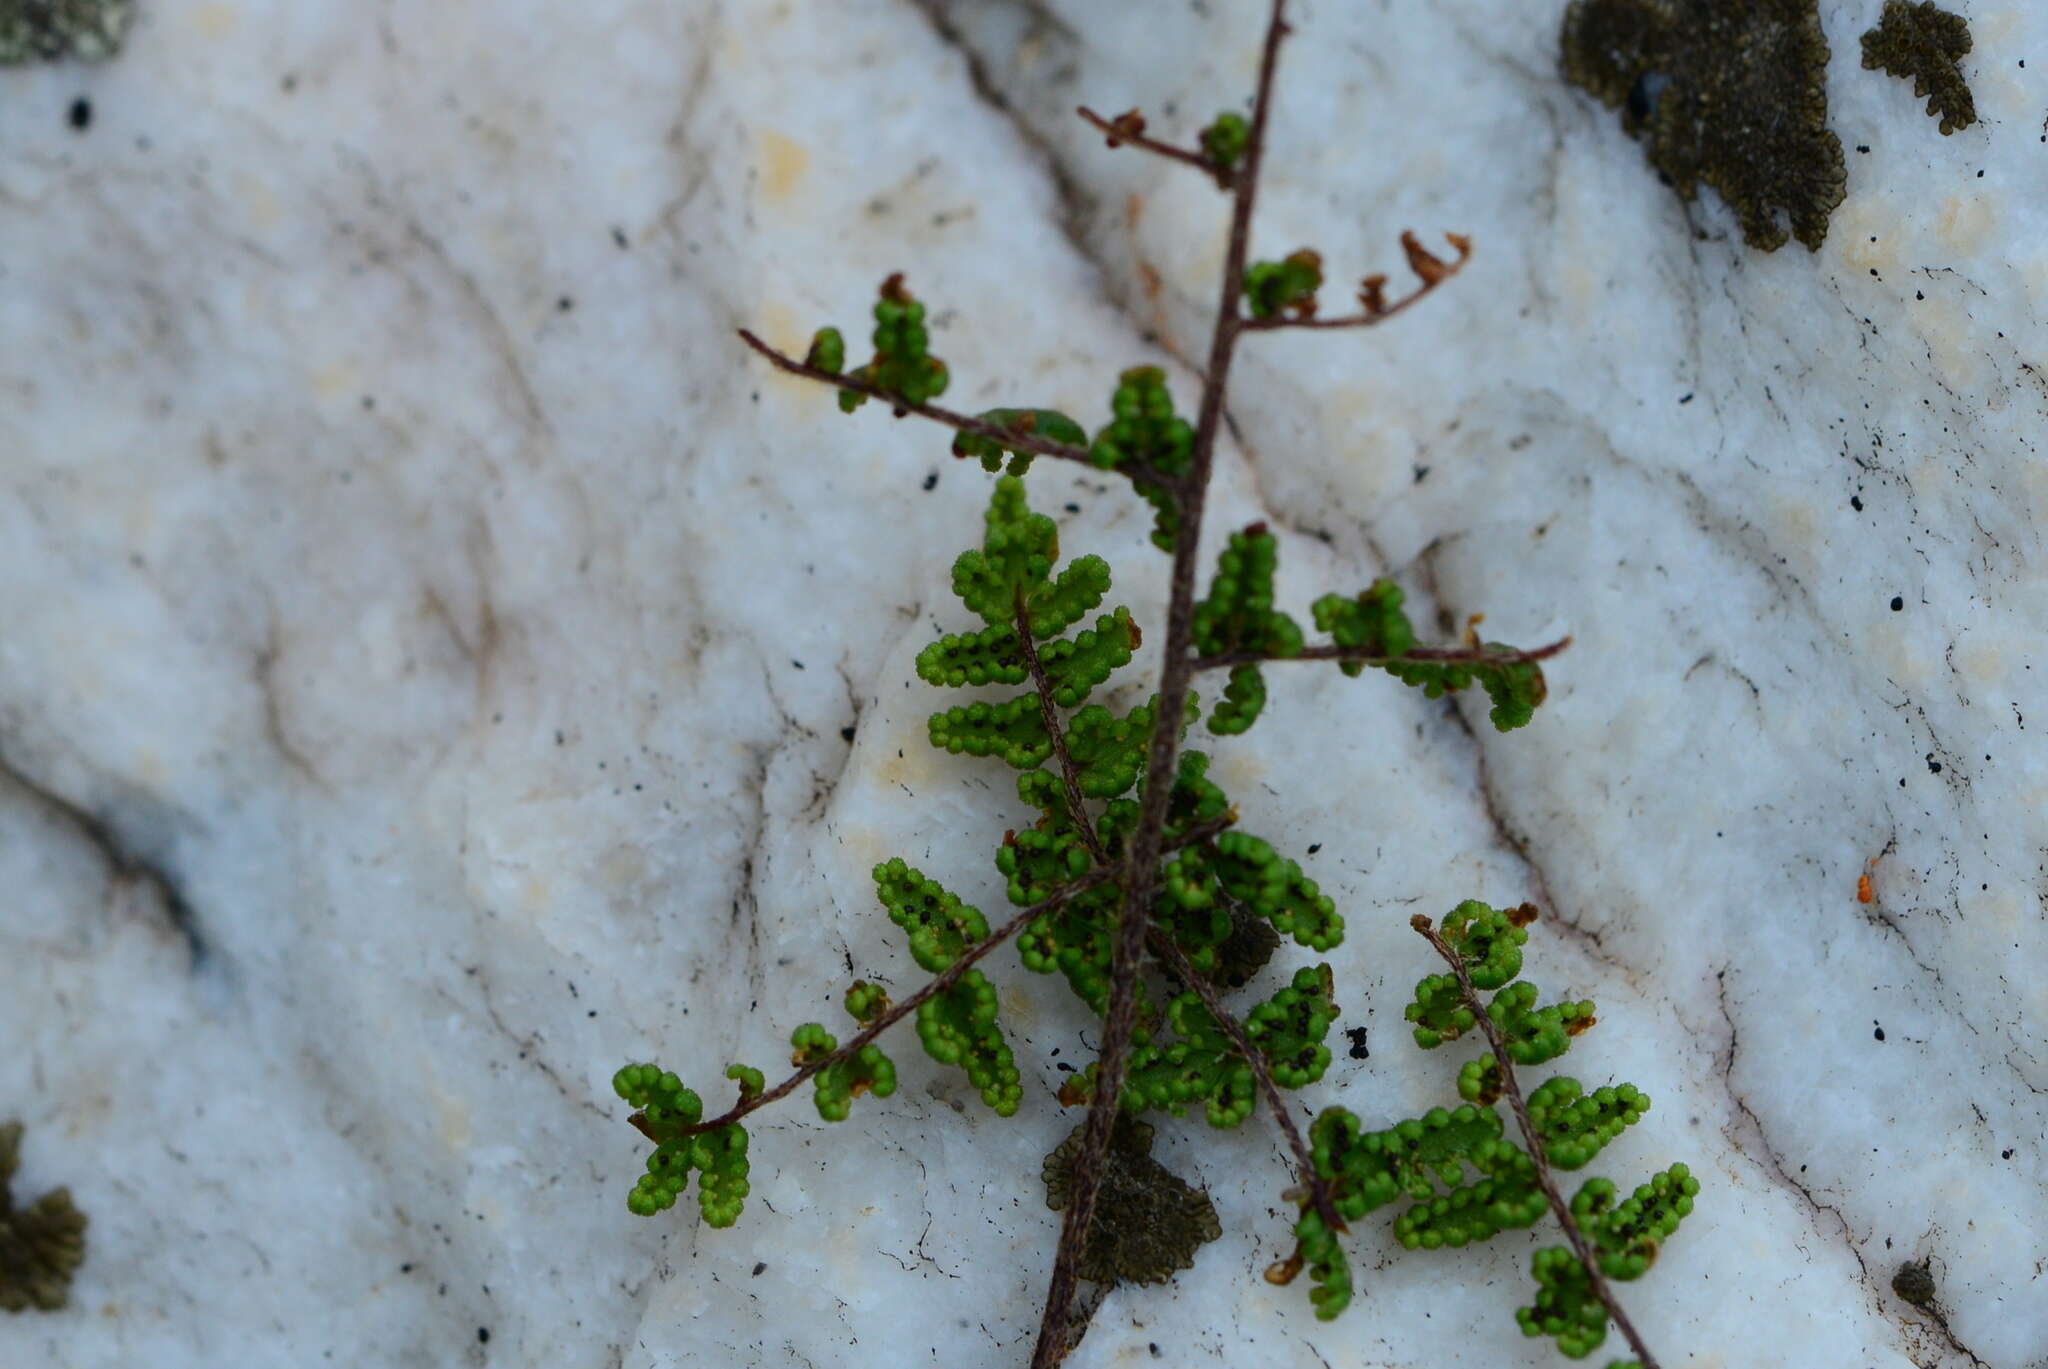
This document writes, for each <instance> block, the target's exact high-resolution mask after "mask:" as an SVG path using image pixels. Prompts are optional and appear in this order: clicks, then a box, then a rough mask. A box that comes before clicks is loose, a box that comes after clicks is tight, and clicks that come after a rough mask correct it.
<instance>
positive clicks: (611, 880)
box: [597, 842, 647, 893]
mask: <svg viewBox="0 0 2048 1369" xmlns="http://www.w3.org/2000/svg"><path fill="white" fill-rule="evenodd" d="M597 878H598V882H599V883H600V884H601V885H603V886H604V888H605V889H606V890H608V891H610V892H612V893H623V892H625V891H627V890H631V889H637V888H639V887H640V885H642V884H643V883H645V882H646V879H647V856H646V854H645V853H644V852H643V851H641V849H640V848H639V847H638V846H631V845H627V844H626V843H624V842H621V843H620V844H619V845H617V846H614V847H612V849H611V850H609V851H607V852H606V853H605V855H604V858H603V859H602V860H600V861H599V862H598V863H597Z"/></svg>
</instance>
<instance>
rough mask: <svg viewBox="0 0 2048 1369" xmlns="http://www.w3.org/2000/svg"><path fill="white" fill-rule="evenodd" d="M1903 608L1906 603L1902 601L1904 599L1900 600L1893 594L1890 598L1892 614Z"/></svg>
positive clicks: (1900, 598) (1899, 597)
mask: <svg viewBox="0 0 2048 1369" xmlns="http://www.w3.org/2000/svg"><path fill="white" fill-rule="evenodd" d="M1905 606H1906V601H1905V599H1904V598H1902V597H1901V596H1899V595H1896V594H1894V595H1893V596H1892V612H1893V613H1897V612H1898V611H1899V610H1900V609H1902V608H1904V607H1905Z"/></svg>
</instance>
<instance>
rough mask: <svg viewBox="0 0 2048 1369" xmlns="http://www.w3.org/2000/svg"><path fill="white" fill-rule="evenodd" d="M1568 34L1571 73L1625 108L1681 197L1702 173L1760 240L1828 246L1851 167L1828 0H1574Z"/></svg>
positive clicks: (1745, 236) (1754, 243)
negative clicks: (1833, 118)
mask: <svg viewBox="0 0 2048 1369" xmlns="http://www.w3.org/2000/svg"><path fill="white" fill-rule="evenodd" d="M1561 42H1562V47H1563V70H1564V77H1565V79H1566V80H1567V81H1569V82H1571V83H1572V84H1573V85H1576V86H1579V87H1581V88H1582V89H1584V90H1586V91H1587V92H1588V93H1590V94H1592V95H1593V96H1595V97H1596V98H1598V99H1599V100H1600V101H1601V102H1602V103H1603V104H1605V105H1606V106H1607V107H1608V108H1610V109H1619V110H1621V112H1622V113H1621V126H1622V128H1624V129H1625V130H1627V132H1628V134H1629V136H1630V137H1633V138H1637V139H1641V140H1642V141H1643V142H1644V143H1645V151H1646V153H1647V155H1648V156H1649V159H1650V163H1651V165H1653V166H1655V167H1656V168H1657V170H1658V171H1659V172H1661V173H1662V174H1663V176H1664V178H1665V179H1666V180H1667V181H1668V182H1669V183H1670V184H1671V186H1672V188H1673V189H1675V190H1677V191H1678V193H1679V195H1680V196H1682V197H1683V198H1685V199H1688V200H1690V199H1692V198H1693V197H1694V196H1695V195H1697V194H1698V192H1699V183H1700V182H1702V181H1704V182H1706V183H1707V184H1708V185H1710V186H1712V187H1713V188H1714V189H1715V190H1717V191H1719V192H1720V195H1721V198H1722V199H1724V200H1726V201H1727V202H1728V204H1729V206H1730V207H1731V208H1732V209H1734V211H1735V214H1736V218H1737V219H1738V220H1739V221H1740V222H1741V225H1742V240H1743V241H1744V242H1746V243H1748V244H1749V245H1750V246H1751V247H1755V248H1760V249H1762V250H1763V251H1766V252H1773V251H1776V250H1777V249H1778V248H1780V247H1782V246H1784V244H1785V240H1786V238H1787V237H1788V236H1791V237H1796V238H1798V239H1799V241H1800V242H1802V243H1804V244H1806V246H1807V248H1808V249H1809V250H1812V251H1818V250H1820V245H1821V242H1822V240H1823V239H1824V238H1826V237H1827V231H1828V217H1829V215H1831V214H1833V213H1834V211H1835V209H1836V207H1837V206H1838V205H1840V204H1841V203H1842V198H1843V196H1844V194H1845V193H1846V191H1847V168H1846V166H1845V164H1844V162H1843V160H1842V142H1841V139H1839V138H1837V137H1836V136H1835V135H1834V133H1833V132H1832V131H1831V130H1830V129H1829V128H1828V95H1827V80H1826V77H1827V64H1828V42H1827V35H1826V34H1824V33H1823V32H1822V31H1821V26H1820V12H1819V7H1818V0H1572V3H1571V5H1569V6H1568V7H1567V8H1566V9H1565V14H1564V28H1563V34H1562V39H1561ZM1781 214H1782V215H1784V216H1785V217H1786V218H1788V219H1790V221H1791V224H1792V230H1791V233H1790V234H1789V235H1788V234H1787V233H1786V231H1785V228H1784V226H1783V225H1782V224H1781V223H1780V220H1779V216H1780V215H1781Z"/></svg>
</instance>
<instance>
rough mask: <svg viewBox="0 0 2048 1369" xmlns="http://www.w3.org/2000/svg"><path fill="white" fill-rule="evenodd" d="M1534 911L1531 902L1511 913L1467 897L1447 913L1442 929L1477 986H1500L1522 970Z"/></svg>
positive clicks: (1482, 987) (1442, 932)
mask: <svg viewBox="0 0 2048 1369" xmlns="http://www.w3.org/2000/svg"><path fill="white" fill-rule="evenodd" d="M1533 912H1534V909H1532V908H1530V907H1529V905H1527V904H1524V905H1523V906H1522V907H1521V908H1518V909H1516V910H1514V912H1512V913H1510V912H1504V911H1502V910H1500V909H1498V908H1493V907H1489V906H1488V905H1487V904H1484V903H1481V902H1479V901H1478V900H1477V899H1466V900H1465V901H1464V902H1463V903H1460V904H1459V905H1458V906H1457V907H1455V908H1453V909H1451V911H1450V912H1448V913H1446V914H1445V915H1444V920H1443V925H1442V927H1441V928H1440V929H1439V930H1440V932H1441V934H1442V936H1443V939H1444V940H1445V941H1446V942H1447V943H1449V945H1450V946H1451V948H1452V949H1453V950H1455V951H1457V952H1458V957H1459V959H1461V960H1463V961H1464V962H1465V973H1467V974H1469V975H1470V976H1472V985H1473V987H1474V988H1479V989H1497V988H1499V987H1500V986H1501V985H1503V984H1505V983H1507V982H1508V981H1509V980H1511V979H1513V978H1514V977H1515V976H1516V975H1518V974H1520V973H1521V972H1522V946H1523V944H1524V943H1525V942H1527V941H1528V940H1529V933H1528V931H1527V930H1526V924H1527V922H1528V921H1529V916H1528V915H1531V914H1533ZM1518 919H1519V921H1518Z"/></svg>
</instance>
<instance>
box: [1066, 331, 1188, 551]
mask: <svg viewBox="0 0 2048 1369" xmlns="http://www.w3.org/2000/svg"><path fill="white" fill-rule="evenodd" d="M1109 407H1110V413H1111V414H1112V415H1113V417H1112V418H1111V419H1110V421H1109V423H1108V424H1106V425H1105V426H1104V427H1102V428H1101V429H1100V430H1099V431H1098V432H1097V433H1096V434H1095V441H1094V442H1093V443H1091V444H1090V445H1089V448H1088V459H1089V460H1091V461H1093V462H1094V463H1095V464H1096V465H1097V466H1100V467H1102V468H1103V469H1104V470H1121V471H1123V472H1124V473H1125V474H1127V475H1129V476H1130V477H1131V478H1132V480H1133V481H1134V483H1135V484H1136V486H1137V489H1138V492H1139V493H1140V494H1141V495H1143V496H1144V497H1145V499H1146V500H1147V501H1148V502H1149V503H1150V504H1151V505H1152V508H1153V523H1152V544H1153V545H1154V546H1156V547H1158V548H1159V549H1160V550H1161V551H1167V552H1170V551H1172V550H1173V543H1174V536H1175V533H1176V532H1177V531H1178V529H1179V527H1180V507H1179V504H1178V503H1177V502H1176V500H1175V498H1174V495H1173V492H1172V491H1171V490H1170V489H1169V488H1167V487H1166V486H1164V485H1162V484H1160V483H1158V482H1157V481H1156V480H1154V479H1151V478H1150V477H1152V476H1166V477H1169V478H1171V477H1174V476H1179V475H1184V474H1186V473H1187V470H1188V467H1189V466H1190V464H1192V462H1193V460H1194V451H1195V430H1194V427H1193V426H1192V425H1191V424H1189V423H1188V421H1187V420H1186V419H1184V418H1181V417H1180V416H1179V415H1177V414H1175V413H1174V411H1173V397H1172V395H1171V394H1169V393H1168V391H1167V388H1166V372H1164V371H1162V370H1160V369H1159V368H1158V367H1157V366H1138V367H1134V368H1133V369H1131V370H1128V371H1125V372H1124V373H1123V375H1122V376H1121V377H1119V378H1118V380H1117V387H1116V393H1115V394H1113V395H1112V396H1111V397H1110V405H1109Z"/></svg>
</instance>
